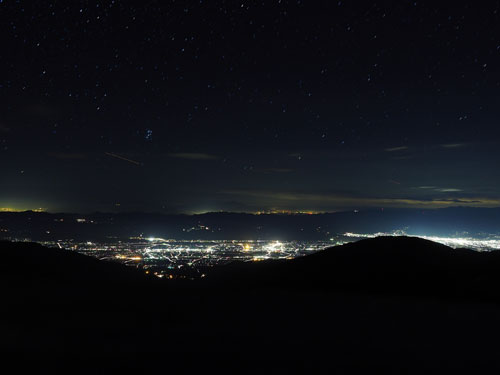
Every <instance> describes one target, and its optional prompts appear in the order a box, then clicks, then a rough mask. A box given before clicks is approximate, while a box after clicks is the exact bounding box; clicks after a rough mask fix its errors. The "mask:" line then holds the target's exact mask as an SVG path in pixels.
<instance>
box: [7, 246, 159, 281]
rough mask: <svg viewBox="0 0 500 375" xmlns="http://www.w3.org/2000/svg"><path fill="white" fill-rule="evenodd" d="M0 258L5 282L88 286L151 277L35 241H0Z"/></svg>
mask: <svg viewBox="0 0 500 375" xmlns="http://www.w3.org/2000/svg"><path fill="white" fill-rule="evenodd" d="M0 257H1V258H2V262H1V263H0V278H1V280H2V281H3V282H5V283H9V282H12V283H17V284H32V283H37V284H44V283H47V284H58V285H67V284H75V285H77V284H78V285H87V286H89V285H95V284H98V285H106V284H111V285H113V284H120V283H129V284H131V283H144V282H146V281H147V280H150V281H151V280H153V279H152V278H151V277H147V276H146V275H145V273H144V272H142V271H139V270H137V269H134V268H130V267H123V266H122V265H120V264H117V263H112V262H102V261H99V260H98V259H96V258H92V257H88V256H85V255H82V254H79V253H76V252H74V251H68V250H62V249H53V248H46V247H44V246H42V245H39V244H36V243H25V242H7V241H0Z"/></svg>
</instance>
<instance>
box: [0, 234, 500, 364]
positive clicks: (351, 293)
mask: <svg viewBox="0 0 500 375" xmlns="http://www.w3.org/2000/svg"><path fill="white" fill-rule="evenodd" d="M0 251H1V253H0V254H1V256H2V263H1V278H2V279H1V280H2V285H1V292H2V299H3V301H4V306H7V307H8V308H6V309H4V310H3V313H2V315H4V316H3V317H2V318H3V319H2V320H1V321H2V322H3V323H2V332H3V335H2V339H1V348H2V350H3V351H4V352H10V353H11V354H12V358H17V357H16V356H21V357H22V356H26V354H27V353H28V354H29V355H28V356H27V357H29V360H27V361H24V362H25V363H30V364H32V365H34V366H36V369H37V372H38V373H44V371H45V372H47V373H48V372H51V371H55V370H61V371H68V370H71V371H72V372H73V373H75V372H76V373H88V372H94V373H96V372H106V373H109V372H120V373H123V372H125V371H130V370H132V371H134V372H137V373H142V372H144V371H164V372H166V371H168V372H170V371H172V372H175V373H199V372H200V371H202V372H203V371H204V372H210V371H217V372H218V373H249V374H250V373H366V372H367V371H371V372H382V373H407V374H422V373H426V374H434V373H435V374H442V373H451V372H453V373H471V372H474V373H486V372H488V373H491V372H496V371H498V370H500V359H499V358H498V355H497V353H498V350H499V349H500V343H499V342H498V337H499V335H500V321H499V319H498V316H500V306H499V305H498V302H499V301H500V299H499V298H498V292H497V290H498V285H499V282H498V280H499V277H498V276H497V275H498V274H499V272H498V270H500V258H499V257H498V256H497V254H496V253H494V252H492V253H478V252H474V251H470V250H466V249H451V248H448V247H446V246H443V245H439V244H436V243H433V242H430V241H426V240H422V239H418V238H408V237H382V238H375V239H368V240H363V241H359V242H357V243H352V244H346V245H343V246H338V247H334V248H330V249H326V250H324V251H320V252H318V253H315V254H312V255H309V256H305V257H302V258H297V259H294V260H287V261H265V262H253V263H233V264H231V265H228V266H223V267H220V268H218V269H214V271H213V272H211V273H210V274H209V275H208V276H207V277H206V278H204V279H201V280H196V281H186V282H178V281H177V282H174V283H172V282H170V281H164V280H158V279H153V278H150V277H148V275H145V274H144V272H143V271H141V270H138V269H134V268H128V267H126V266H123V265H120V264H114V263H109V262H102V261H97V260H95V259H92V258H88V257H86V256H83V255H79V254H75V253H73V252H71V251H67V250H59V249H47V248H44V247H42V246H40V245H36V244H29V243H8V242H1V243H0ZM24 362H23V361H20V362H18V363H24ZM42 370H43V371H42Z"/></svg>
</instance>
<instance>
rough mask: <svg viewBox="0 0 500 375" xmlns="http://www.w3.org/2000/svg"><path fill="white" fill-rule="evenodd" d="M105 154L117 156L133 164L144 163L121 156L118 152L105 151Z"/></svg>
mask: <svg viewBox="0 0 500 375" xmlns="http://www.w3.org/2000/svg"><path fill="white" fill-rule="evenodd" d="M105 154H106V155H108V156H111V157H113V158H117V159H121V160H125V161H128V162H129V163H132V164H135V165H142V163H139V162H138V161H135V160H131V159H127V158H124V157H123V156H120V155H117V154H113V153H111V152H105Z"/></svg>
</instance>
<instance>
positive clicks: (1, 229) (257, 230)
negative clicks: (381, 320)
mask: <svg viewBox="0 0 500 375" xmlns="http://www.w3.org/2000/svg"><path fill="white" fill-rule="evenodd" d="M499 222H500V208H471V207H457V208H444V209H432V210H431V209H429V210H422V209H385V210H381V209H380V210H361V211H359V212H355V211H348V212H337V213H325V214H315V215H307V214H297V215H281V214H262V215H254V214H245V213H229V212H217V213H206V214H200V215H165V214H159V213H158V214H154V213H93V214H85V215H84V214H68V213H45V212H42V213H38V212H16V213H13V212H0V238H4V239H15V238H17V239H19V238H21V239H22V238H29V239H32V240H34V241H44V240H47V241H48V240H59V239H75V240H81V241H106V240H110V238H115V237H118V238H128V237H132V236H140V235H142V236H144V237H146V238H147V237H150V236H152V237H162V238H174V239H226V240H243V239H270V240H278V239H279V240H328V239H329V238H331V237H332V236H335V235H337V234H342V233H345V232H356V233H376V232H386V233H388V232H391V231H395V230H404V231H405V232H406V233H407V234H409V235H428V236H453V235H457V234H459V235H465V236H469V235H481V234H488V233H493V234H495V233H496V234H500V229H499V228H498V223H499Z"/></svg>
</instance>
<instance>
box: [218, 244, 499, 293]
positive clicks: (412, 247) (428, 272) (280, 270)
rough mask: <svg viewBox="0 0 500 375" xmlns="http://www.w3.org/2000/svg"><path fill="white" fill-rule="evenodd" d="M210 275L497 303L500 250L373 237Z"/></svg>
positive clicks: (236, 281)
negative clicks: (283, 259)
mask: <svg viewBox="0 0 500 375" xmlns="http://www.w3.org/2000/svg"><path fill="white" fill-rule="evenodd" d="M209 279H211V280H210V281H211V282H213V283H214V284H220V285H228V286H230V287H241V286H242V285H244V286H245V287H246V288H248V287H261V288H262V287H273V286H274V287H277V286H279V287H281V288H299V289H306V288H309V289H316V290H337V291H349V292H360V293H381V294H394V295H399V296H404V295H413V296H415V295H420V296H433V297H441V298H473V299H481V298H484V299H487V300H497V299H498V301H499V302H500V254H498V253H497V252H477V251H472V250H468V249H452V248H450V247H448V246H445V245H441V244H438V243H435V242H432V241H428V240H424V239H421V238H417V237H404V236H401V237H377V238H373V239H366V240H361V241H358V242H353V243H348V244H345V245H342V246H336V247H332V248H328V249H325V250H323V251H320V252H317V253H315V254H312V255H309V256H305V257H300V258H296V259H293V260H287V261H264V262H257V264H248V263H240V264H231V265H228V266H226V269H224V268H221V269H219V270H217V272H216V273H215V274H214V275H211V277H209ZM229 280H231V282H229Z"/></svg>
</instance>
